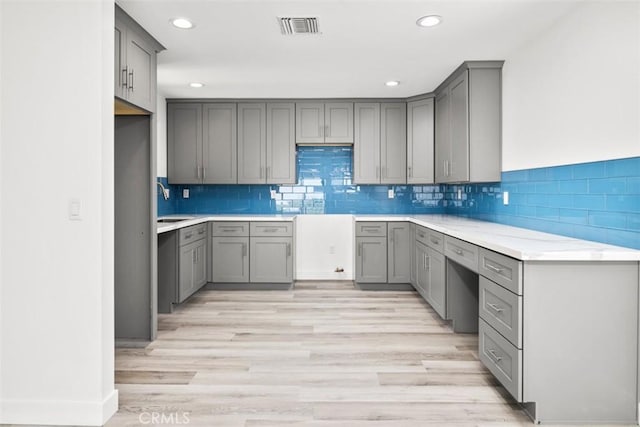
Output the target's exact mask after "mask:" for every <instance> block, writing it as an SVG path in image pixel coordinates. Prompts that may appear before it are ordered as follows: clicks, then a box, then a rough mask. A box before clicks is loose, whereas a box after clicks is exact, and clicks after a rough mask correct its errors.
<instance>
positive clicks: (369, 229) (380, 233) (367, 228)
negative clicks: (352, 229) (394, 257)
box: [356, 222, 387, 237]
mask: <svg viewBox="0 0 640 427" xmlns="http://www.w3.org/2000/svg"><path fill="white" fill-rule="evenodd" d="M356 236H358V237H367V236H371V237H386V236H387V223H386V222H356Z"/></svg>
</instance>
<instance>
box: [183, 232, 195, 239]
mask: <svg viewBox="0 0 640 427" xmlns="http://www.w3.org/2000/svg"><path fill="white" fill-rule="evenodd" d="M192 236H193V234H191V233H189V234H185V236H184V238H185V239H190V238H191V237H192Z"/></svg>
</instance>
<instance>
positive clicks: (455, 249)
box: [453, 248, 464, 255]
mask: <svg viewBox="0 0 640 427" xmlns="http://www.w3.org/2000/svg"><path fill="white" fill-rule="evenodd" d="M453 252H455V253H457V254H458V255H462V254H464V252H463V251H462V250H460V249H458V248H454V249H453Z"/></svg>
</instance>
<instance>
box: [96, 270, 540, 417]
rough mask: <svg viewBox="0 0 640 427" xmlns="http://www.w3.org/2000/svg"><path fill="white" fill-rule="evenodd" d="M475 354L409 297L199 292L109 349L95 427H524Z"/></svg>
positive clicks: (339, 287)
mask: <svg viewBox="0 0 640 427" xmlns="http://www.w3.org/2000/svg"><path fill="white" fill-rule="evenodd" d="M477 344H478V337H477V335H465V334H454V333H453V332H452V330H451V328H450V327H449V325H447V323H446V322H443V321H442V320H440V318H439V317H438V315H437V314H436V313H435V312H434V311H433V310H432V309H431V307H429V305H428V304H426V303H425V302H424V301H423V300H422V299H421V298H420V297H419V296H418V294H417V293H415V292H406V291H405V292H386V291H384V292H381V291H375V292H374V291H370V292H366V291H361V290H358V289H355V288H354V287H353V284H351V283H345V282H299V283H297V284H296V286H295V290H293V291H262V292H256V291H205V290H203V291H200V292H199V293H197V294H196V295H194V297H192V298H191V299H190V300H189V301H188V302H187V303H185V304H182V305H181V306H180V307H178V309H177V310H176V311H175V312H174V313H172V314H170V315H161V316H159V333H158V339H157V340H156V341H154V342H153V343H151V344H150V345H149V346H148V347H147V348H145V349H118V350H117V351H116V388H117V389H118V390H119V392H120V410H119V411H118V413H117V414H116V415H115V416H114V417H113V418H112V419H111V420H110V421H109V423H108V424H107V426H110V427H114V426H134V425H135V426H138V425H144V424H147V425H151V424H152V417H153V416H155V417H156V421H162V420H164V421H165V423H164V425H167V424H172V423H173V424H174V425H176V424H183V425H189V426H208V427H222V426H234V427H236V426H242V427H254V426H256V427H257V426H261V427H265V426H278V427H280V426H284V427H292V426H317V427H325V426H326V427H337V426H345V427H352V426H353V427H361V426H362V427H365V426H366V427H374V426H375V427H382V426H385V427H386V426H389V427H404V426H411V427H417V426H425V425H434V426H436V425H437V426H472V425H473V426H507V425H508V426H520V425H522V426H525V425H527V426H530V425H532V423H531V422H530V421H529V419H528V418H527V416H526V415H525V414H524V413H523V411H522V410H521V409H520V408H519V407H518V406H517V405H516V404H515V402H514V401H513V399H511V397H510V396H508V395H507V393H506V391H505V390H504V389H503V388H502V387H500V386H499V385H498V384H497V383H496V381H495V380H494V379H493V377H492V376H491V374H490V373H489V372H488V371H487V370H486V369H485V368H484V367H483V366H482V365H481V363H480V362H479V361H478V354H477ZM161 417H164V418H161Z"/></svg>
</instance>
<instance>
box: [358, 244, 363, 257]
mask: <svg viewBox="0 0 640 427" xmlns="http://www.w3.org/2000/svg"><path fill="white" fill-rule="evenodd" d="M358 256H362V243H360V244H359V245H358Z"/></svg>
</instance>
